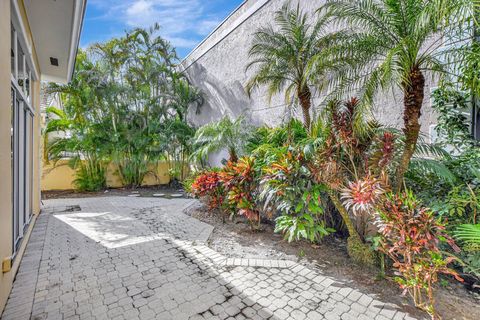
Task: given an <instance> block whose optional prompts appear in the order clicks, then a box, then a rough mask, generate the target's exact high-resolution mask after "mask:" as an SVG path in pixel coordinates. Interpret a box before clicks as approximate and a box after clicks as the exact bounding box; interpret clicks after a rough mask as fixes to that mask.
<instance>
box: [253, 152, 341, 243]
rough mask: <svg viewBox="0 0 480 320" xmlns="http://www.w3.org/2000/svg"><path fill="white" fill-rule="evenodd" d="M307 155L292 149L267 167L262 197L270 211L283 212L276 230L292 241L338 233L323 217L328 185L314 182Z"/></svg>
mask: <svg viewBox="0 0 480 320" xmlns="http://www.w3.org/2000/svg"><path fill="white" fill-rule="evenodd" d="M302 157H303V155H302V154H301V153H298V152H295V150H289V151H288V152H287V153H285V154H283V155H282V156H281V157H280V159H278V160H277V161H274V162H273V163H270V164H269V165H267V166H265V167H264V168H263V177H262V181H261V185H262V192H261V195H260V199H261V200H263V201H264V208H265V209H266V210H267V211H271V212H273V211H280V213H281V215H280V216H279V217H277V218H276V219H275V232H282V233H283V234H284V235H285V239H287V240H288V241H289V242H291V241H293V240H300V239H307V240H309V241H311V242H317V241H319V240H320V239H322V238H323V237H325V236H327V235H329V234H330V233H332V232H334V231H335V230H333V229H332V228H328V227H326V226H325V221H324V220H322V218H324V217H323V214H324V209H323V203H322V199H321V194H322V192H324V191H325V190H324V188H323V186H321V185H317V184H315V183H313V182H312V180H311V177H310V176H309V175H310V172H309V171H308V169H307V168H306V167H305V166H304V165H303V164H302V162H303V160H302Z"/></svg>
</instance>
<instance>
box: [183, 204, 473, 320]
mask: <svg viewBox="0 0 480 320" xmlns="http://www.w3.org/2000/svg"><path fill="white" fill-rule="evenodd" d="M186 213H187V214H189V215H191V216H193V217H195V218H197V219H199V220H202V221H204V222H206V223H209V224H211V225H213V226H215V230H214V232H213V234H212V236H211V238H210V246H211V247H212V248H213V249H214V250H216V251H218V252H221V253H222V254H224V255H226V256H229V257H239V258H270V259H288V260H295V261H298V262H300V263H302V264H305V265H309V266H310V267H315V268H318V269H320V270H321V272H322V273H324V274H326V275H329V276H332V277H336V278H338V279H342V280H344V281H347V282H351V283H352V286H355V287H356V288H357V289H359V290H360V291H362V292H364V293H370V294H376V295H378V297H379V299H381V300H383V301H388V302H392V303H395V304H398V305H403V306H404V308H405V309H406V311H408V312H409V313H410V314H411V315H413V316H418V317H419V318H422V317H426V313H423V312H422V311H420V310H418V309H416V308H415V307H414V306H413V304H412V303H411V301H410V298H409V297H408V296H402V293H401V290H400V289H399V288H398V286H397V285H396V283H395V282H394V281H393V279H392V277H391V276H390V277H386V278H379V271H378V270H372V269H366V268H364V267H361V266H359V265H356V264H354V263H353V262H352V261H351V259H350V258H349V257H348V255H347V250H346V242H345V240H344V239H339V238H336V237H328V238H326V239H324V240H323V242H322V243H321V244H318V245H312V244H311V243H308V242H305V241H300V242H293V243H288V242H287V241H285V240H283V238H282V236H281V235H279V234H275V233H274V232H273V226H271V225H268V224H262V226H261V231H252V230H251V228H250V227H249V226H248V224H246V223H245V222H244V221H241V220H240V219H238V220H237V221H234V222H232V221H229V220H228V219H226V220H227V221H226V222H225V223H224V222H223V221H222V220H223V219H222V218H221V215H219V214H217V215H212V214H210V213H209V212H208V211H207V208H206V206H204V205H203V204H201V203H198V204H196V205H194V206H191V207H190V208H188V209H187V210H186ZM442 282H443V283H442V286H441V287H439V288H438V289H437V291H436V292H437V293H436V308H437V311H438V313H439V314H440V315H442V318H443V319H480V297H479V296H478V295H477V294H474V293H472V292H470V291H467V290H466V289H465V288H464V287H463V285H462V284H460V283H458V282H454V281H442Z"/></svg>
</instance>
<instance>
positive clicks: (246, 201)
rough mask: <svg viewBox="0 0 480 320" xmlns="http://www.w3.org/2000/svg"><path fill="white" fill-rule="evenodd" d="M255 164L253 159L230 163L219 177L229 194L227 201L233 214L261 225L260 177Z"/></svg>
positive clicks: (245, 158)
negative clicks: (259, 206)
mask: <svg viewBox="0 0 480 320" xmlns="http://www.w3.org/2000/svg"><path fill="white" fill-rule="evenodd" d="M254 164H255V158H253V157H242V158H240V159H239V160H238V161H237V162H231V161H229V162H228V163H227V165H226V166H225V167H224V168H223V170H222V171H220V173H219V176H220V181H221V182H222V184H223V187H224V188H225V191H226V193H227V197H226V200H227V202H228V204H229V205H230V207H231V208H232V209H233V210H234V211H233V212H232V213H233V214H235V213H238V214H240V215H243V216H245V217H246V218H247V219H248V220H249V221H250V222H254V221H257V222H258V223H260V211H259V210H258V209H257V195H258V179H257V178H258V177H257V175H256V173H255V168H254Z"/></svg>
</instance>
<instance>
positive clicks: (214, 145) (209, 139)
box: [192, 117, 252, 162]
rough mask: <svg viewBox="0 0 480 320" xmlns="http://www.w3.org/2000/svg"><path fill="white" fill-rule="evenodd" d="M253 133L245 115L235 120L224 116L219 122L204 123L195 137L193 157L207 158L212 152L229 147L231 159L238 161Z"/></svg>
mask: <svg viewBox="0 0 480 320" xmlns="http://www.w3.org/2000/svg"><path fill="white" fill-rule="evenodd" d="M251 133H252V129H251V127H250V126H248V125H247V124H246V123H245V118H244V117H238V118H237V119H235V120H234V121H232V120H230V118H229V117H224V118H223V119H221V120H220V121H218V122H214V123H210V124H207V125H204V126H203V127H201V128H199V129H198V130H197V132H196V133H195V137H194V138H193V144H194V149H195V151H194V152H193V153H192V157H195V158H197V159H200V160H205V159H206V158H207V157H208V155H209V154H210V153H212V152H216V151H220V150H222V149H227V151H228V155H229V160H230V161H232V162H236V161H237V160H238V157H239V156H240V155H241V154H242V153H243V150H244V148H245V146H246V144H247V142H248V139H249V138H250V136H251Z"/></svg>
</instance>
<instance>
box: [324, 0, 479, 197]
mask: <svg viewBox="0 0 480 320" xmlns="http://www.w3.org/2000/svg"><path fill="white" fill-rule="evenodd" d="M474 2H477V0H395V1H393V0H330V1H327V3H326V4H325V5H324V6H323V7H322V8H320V9H319V11H320V12H321V13H324V16H330V17H332V18H333V21H334V22H335V25H337V26H340V27H341V28H340V31H339V32H337V33H335V37H334V39H335V41H334V45H333V46H332V47H331V49H330V50H329V52H328V55H324V56H323V57H322V56H321V55H318V56H317V58H316V60H317V61H321V60H330V61H337V62H340V64H339V66H338V67H337V68H335V69H334V76H335V77H336V79H337V81H335V84H338V85H339V87H337V89H338V90H339V92H341V93H344V92H346V91H348V90H352V89H358V88H360V90H359V91H360V97H361V100H362V101H363V102H366V103H367V104H371V103H372V101H373V99H374V97H375V95H376V94H377V93H378V92H380V91H382V90H386V89H389V88H391V87H397V88H399V89H400V90H401V92H402V93H403V105H404V111H403V122H404V127H403V132H404V134H405V147H404V150H403V154H402V157H401V161H400V164H399V166H398V168H397V170H396V181H395V182H396V188H397V190H399V189H400V188H401V186H402V181H403V176H404V174H405V172H406V170H407V169H408V165H409V162H410V159H411V158H412V156H413V154H414V152H415V148H416V144H417V141H418V137H419V132H420V123H419V118H420V115H421V109H422V105H423V101H424V90H425V76H426V75H427V73H428V74H429V75H430V74H437V75H441V74H446V73H447V72H448V70H447V68H448V65H446V64H444V63H442V61H441V55H442V54H443V53H441V52H440V50H439V49H440V47H441V46H442V45H443V40H444V38H443V37H442V35H443V34H445V32H446V29H447V28H453V27H455V26H461V25H462V22H464V21H465V20H466V19H468V18H470V17H472V15H473V4H474ZM322 64H323V63H320V65H322ZM322 71H323V70H320V73H321V72H322Z"/></svg>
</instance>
